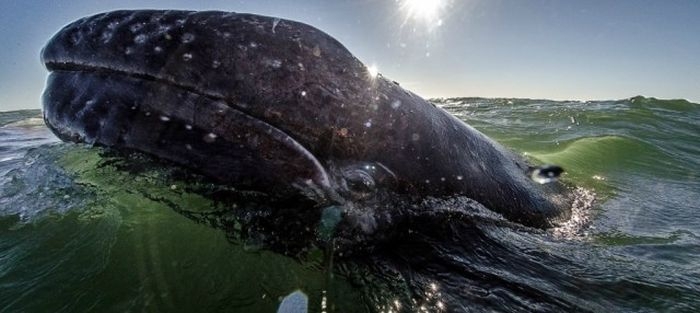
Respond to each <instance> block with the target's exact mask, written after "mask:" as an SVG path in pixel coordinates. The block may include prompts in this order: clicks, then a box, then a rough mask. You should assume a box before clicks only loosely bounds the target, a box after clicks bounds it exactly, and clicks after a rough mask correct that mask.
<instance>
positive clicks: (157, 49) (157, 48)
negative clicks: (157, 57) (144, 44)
mask: <svg viewBox="0 0 700 313" xmlns="http://www.w3.org/2000/svg"><path fill="white" fill-rule="evenodd" d="M153 51H155V52H156V53H161V52H163V48H161V47H160V46H156V47H155V48H153Z"/></svg>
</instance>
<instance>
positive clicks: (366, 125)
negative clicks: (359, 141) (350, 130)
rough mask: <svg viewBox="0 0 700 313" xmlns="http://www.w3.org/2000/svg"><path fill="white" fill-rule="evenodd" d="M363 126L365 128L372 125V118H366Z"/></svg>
mask: <svg viewBox="0 0 700 313" xmlns="http://www.w3.org/2000/svg"><path fill="white" fill-rule="evenodd" d="M365 127H367V128H370V127H372V119H369V120H367V122H366V123H365Z"/></svg>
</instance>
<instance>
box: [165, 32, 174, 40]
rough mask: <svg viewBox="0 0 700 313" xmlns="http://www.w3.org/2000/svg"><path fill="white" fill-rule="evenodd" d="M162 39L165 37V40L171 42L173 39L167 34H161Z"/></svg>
mask: <svg viewBox="0 0 700 313" xmlns="http://www.w3.org/2000/svg"><path fill="white" fill-rule="evenodd" d="M163 37H165V40H172V39H173V36H171V35H170V34H168V33H165V34H163Z"/></svg>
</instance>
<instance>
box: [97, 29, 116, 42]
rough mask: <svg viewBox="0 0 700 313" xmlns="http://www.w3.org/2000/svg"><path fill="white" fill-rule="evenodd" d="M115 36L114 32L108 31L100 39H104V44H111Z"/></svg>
mask: <svg viewBox="0 0 700 313" xmlns="http://www.w3.org/2000/svg"><path fill="white" fill-rule="evenodd" d="M113 34H114V33H113V32H112V31H106V32H104V33H102V36H101V37H100V39H102V43H109V41H110V40H112V35H113Z"/></svg>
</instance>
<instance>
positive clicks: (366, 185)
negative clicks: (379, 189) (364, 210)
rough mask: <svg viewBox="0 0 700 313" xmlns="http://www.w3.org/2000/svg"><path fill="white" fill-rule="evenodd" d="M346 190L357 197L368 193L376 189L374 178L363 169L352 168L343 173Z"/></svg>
mask: <svg viewBox="0 0 700 313" xmlns="http://www.w3.org/2000/svg"><path fill="white" fill-rule="evenodd" d="M343 176H344V177H345V184H346V186H347V188H348V190H349V191H350V192H351V193H352V194H353V195H355V196H357V197H359V198H364V197H366V196H368V195H370V194H371V193H372V192H374V190H375V189H376V184H375V183H374V178H372V176H371V175H370V174H369V173H367V172H366V171H364V170H361V169H353V170H348V171H346V172H345V173H343Z"/></svg>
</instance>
